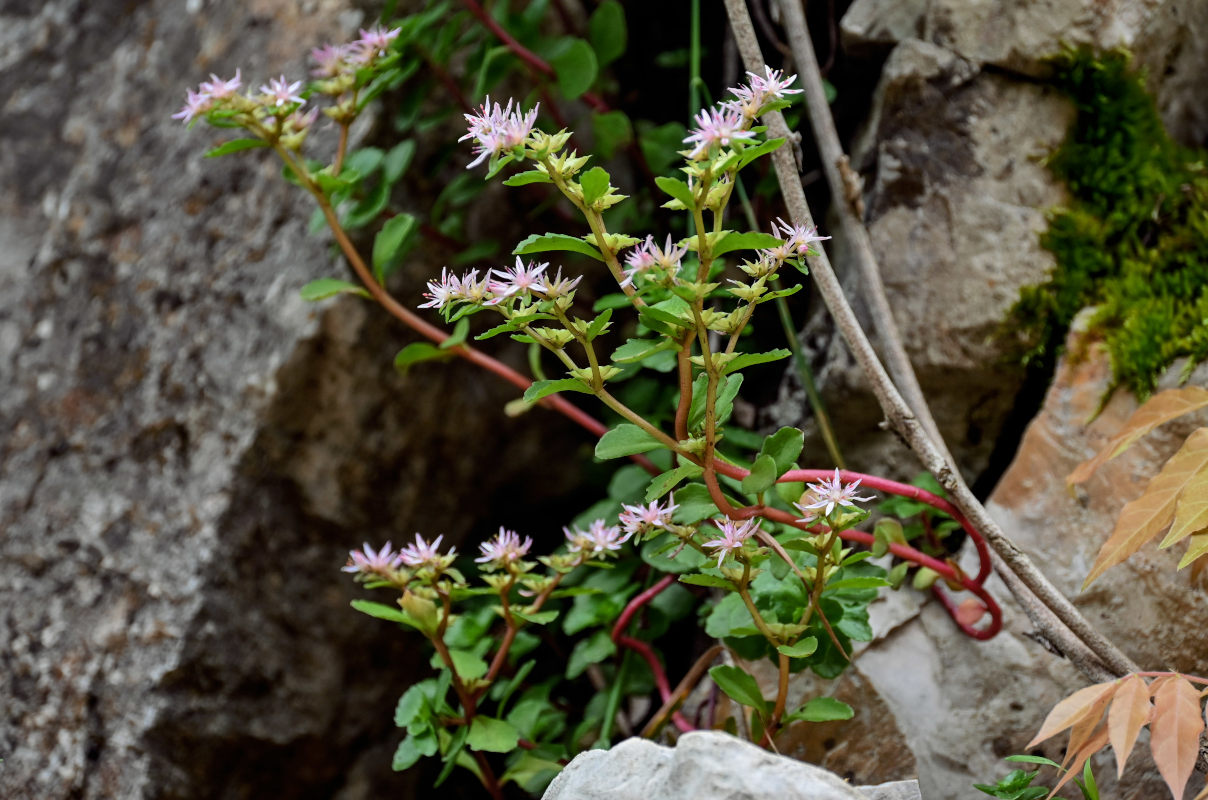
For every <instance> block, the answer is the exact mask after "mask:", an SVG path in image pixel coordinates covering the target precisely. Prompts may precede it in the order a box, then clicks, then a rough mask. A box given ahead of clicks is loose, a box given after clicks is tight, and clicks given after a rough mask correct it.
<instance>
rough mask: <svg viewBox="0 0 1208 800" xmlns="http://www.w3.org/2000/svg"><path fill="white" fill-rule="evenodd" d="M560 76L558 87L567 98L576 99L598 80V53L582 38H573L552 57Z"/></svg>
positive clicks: (552, 64) (555, 70)
mask: <svg viewBox="0 0 1208 800" xmlns="http://www.w3.org/2000/svg"><path fill="white" fill-rule="evenodd" d="M550 62H551V66H553V68H554V72H555V73H556V74H557V77H558V88H559V89H560V90H561V91H562V94H563V95H564V96H565V97H566V99H567V100H574V99H575V98H576V97H578V96H579V95H581V94H583V93H584V92H586V91H587V90H588V89H590V88H591V85H592V84H593V83H595V82H596V73H597V72H598V70H599V68H598V67H597V65H596V54H595V51H594V50H592V49H591V45H589V44H588V43H587V42H585V41H583V40H582V39H572V40H571V41H570V42H569V44H567V45H566V46H565V47H562V48H560V49H559V52H558V54H557V55H555V56H554V57H553V58H551V59H550Z"/></svg>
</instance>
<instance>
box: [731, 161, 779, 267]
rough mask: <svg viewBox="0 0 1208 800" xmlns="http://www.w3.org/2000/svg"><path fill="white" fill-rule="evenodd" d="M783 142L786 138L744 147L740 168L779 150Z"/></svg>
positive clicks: (739, 163)
mask: <svg viewBox="0 0 1208 800" xmlns="http://www.w3.org/2000/svg"><path fill="white" fill-rule="evenodd" d="M782 144H784V139H768V140H767V141H766V142H761V143H760V144H757V145H756V146H754V147H745V148H743V151H742V155H741V156H740V157H739V159H738V168H739V169H742V168H743V167H745V166H746V165H747V164H750V163H751V162H752V161H754V160H755V159H757V158H759V157H760V156H762V155H767V154H768V153H771V152H773V151H775V150H779V149H780V145H782ZM774 246H775V245H773V247H774Z"/></svg>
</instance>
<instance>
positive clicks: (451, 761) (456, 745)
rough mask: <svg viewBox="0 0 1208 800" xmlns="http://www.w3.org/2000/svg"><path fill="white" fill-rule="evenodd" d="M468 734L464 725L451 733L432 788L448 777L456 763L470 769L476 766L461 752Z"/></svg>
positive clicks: (468, 731)
mask: <svg viewBox="0 0 1208 800" xmlns="http://www.w3.org/2000/svg"><path fill="white" fill-rule="evenodd" d="M469 736H470V729H469V728H467V727H466V726H464V725H462V726H461V727H460V728H458V729H457V733H455V734H453V738H452V740H450V741H449V746H448V748H447V749H446V750H445V752H444V755H442V756H441V758H442V759H444V762H445V765H444V766H443V767H441V770H440V774H439V775H437V776H436V780H435V781H433V782H432V788H433V789H435V788H436V787H438V786H440V785H441V784H442V783H444V782H445V778H448V777H449V775H451V774H452V773H453V767H455V766H457V765H458V764H461V765H462V766H463V767H466V766H468V767H469V768H470V769H471V770H474V769H476V768H477V764H474V762H473V761H472V760H470V759H469V758H468V756H465V754H464V753H462V749H463V748H464V747H465V746H466V739H467V738H469ZM467 762H468V763H467Z"/></svg>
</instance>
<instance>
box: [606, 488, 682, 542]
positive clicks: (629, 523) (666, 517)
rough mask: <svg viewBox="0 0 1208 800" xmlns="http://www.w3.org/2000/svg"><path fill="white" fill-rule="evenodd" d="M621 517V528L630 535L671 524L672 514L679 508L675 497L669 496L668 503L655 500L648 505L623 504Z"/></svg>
mask: <svg viewBox="0 0 1208 800" xmlns="http://www.w3.org/2000/svg"><path fill="white" fill-rule="evenodd" d="M622 508H623V509H624V510H623V511H622V512H621V514H620V517H619V521H620V523H621V528H623V529H624V530H625V532H626V533H628V534H629V535H631V536H632V535H634V534H640V533H645V532H646V531H649V530H652V529H654V528H666V527H667V526H668V525H670V524H671V515H672V514H674V513H675V510H676V509H677V508H679V506H678V505H676V503H675V502H674V497H668V498H667V504H666V505H659V502H658V501H657V500H655V501H654V502H653V503H651V504H650V505H648V506H629V505H626V506H622Z"/></svg>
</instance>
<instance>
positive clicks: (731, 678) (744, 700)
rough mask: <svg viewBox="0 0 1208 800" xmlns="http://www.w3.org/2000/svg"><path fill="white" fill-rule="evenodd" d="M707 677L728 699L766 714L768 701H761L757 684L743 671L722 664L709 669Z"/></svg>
mask: <svg viewBox="0 0 1208 800" xmlns="http://www.w3.org/2000/svg"><path fill="white" fill-rule="evenodd" d="M709 676H710V677H711V678H713V682H714V683H716V684H717V686H718V688H719V689H721V690H722V691H723V692H725V693H726V694H727V695H729V696H730V699H732V700H734V701H735V702H737V703H741V704H743V705H744V706H750V707H751V708H754V709H757V710H758V711H760V712H762V713H764V714H766V713H768V701H767V700H764V699H763V693H762V692H760V691H759V683H758V682H756V680H755V678H753V677H751V675H750V674H749V673H747V672H746V671H745V670H743V669H740V668H739V667H731V666H729V665H724V664H723V665H722V666H719V667H713V668H712V669H710V670H709Z"/></svg>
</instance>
